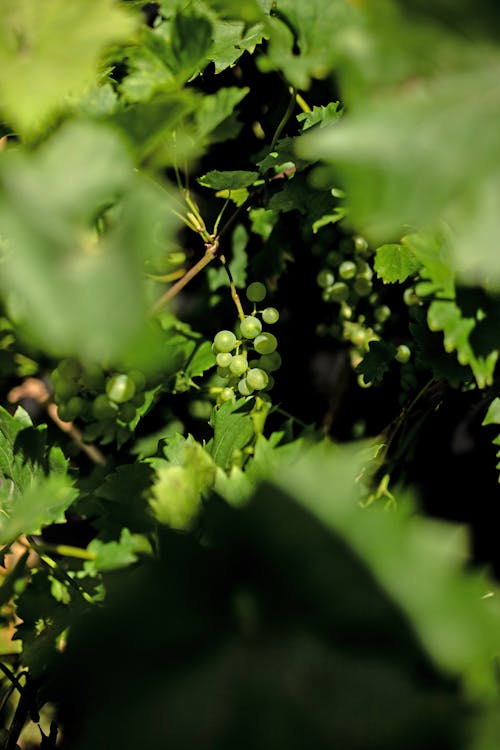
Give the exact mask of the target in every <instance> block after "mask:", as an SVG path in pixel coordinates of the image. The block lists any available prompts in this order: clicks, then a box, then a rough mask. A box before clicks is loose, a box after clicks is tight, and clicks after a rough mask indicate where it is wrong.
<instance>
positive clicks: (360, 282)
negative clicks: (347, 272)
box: [354, 276, 373, 297]
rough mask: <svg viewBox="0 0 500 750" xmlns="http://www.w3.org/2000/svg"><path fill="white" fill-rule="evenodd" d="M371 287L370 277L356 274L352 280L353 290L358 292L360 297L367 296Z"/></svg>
mask: <svg viewBox="0 0 500 750" xmlns="http://www.w3.org/2000/svg"><path fill="white" fill-rule="evenodd" d="M372 289H373V284H372V282H371V281H370V279H367V278H365V277H364V276H358V277H357V278H356V281H355V282H354V291H355V292H356V294H359V296H360V297H367V296H368V295H369V294H370V292H371V291H372Z"/></svg>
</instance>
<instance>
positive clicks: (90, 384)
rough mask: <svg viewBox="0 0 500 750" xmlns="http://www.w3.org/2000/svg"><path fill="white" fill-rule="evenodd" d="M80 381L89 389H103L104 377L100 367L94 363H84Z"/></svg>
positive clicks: (98, 390)
mask: <svg viewBox="0 0 500 750" xmlns="http://www.w3.org/2000/svg"><path fill="white" fill-rule="evenodd" d="M82 382H83V385H84V387H85V388H86V389H87V390H89V391H97V392H100V391H103V390H104V383H105V377H104V373H103V371H102V367H100V366H99V365H94V364H91V365H85V369H84V371H83V373H82Z"/></svg>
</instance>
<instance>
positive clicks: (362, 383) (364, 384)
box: [358, 373, 372, 388]
mask: <svg viewBox="0 0 500 750" xmlns="http://www.w3.org/2000/svg"><path fill="white" fill-rule="evenodd" d="M358 385H359V387H360V388H371V385H372V384H371V382H370V381H369V380H365V376H364V375H363V374H362V373H361V375H358Z"/></svg>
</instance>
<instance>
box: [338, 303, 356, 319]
mask: <svg viewBox="0 0 500 750" xmlns="http://www.w3.org/2000/svg"><path fill="white" fill-rule="evenodd" d="M340 315H341V316H342V317H343V318H344V320H351V318H352V316H353V315H354V310H353V309H352V307H351V306H350V305H347V304H346V303H345V302H342V304H341V306H340Z"/></svg>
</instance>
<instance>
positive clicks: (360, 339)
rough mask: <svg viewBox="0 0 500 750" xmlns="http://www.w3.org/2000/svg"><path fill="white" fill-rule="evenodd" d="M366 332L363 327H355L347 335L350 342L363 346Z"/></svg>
mask: <svg viewBox="0 0 500 750" xmlns="http://www.w3.org/2000/svg"><path fill="white" fill-rule="evenodd" d="M367 333H368V332H367V331H365V329H364V328H355V329H354V330H353V331H352V333H351V335H350V336H349V338H350V340H351V343H352V344H354V346H360V347H361V346H364V344H365V343H366V339H367V336H366V334H367Z"/></svg>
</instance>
